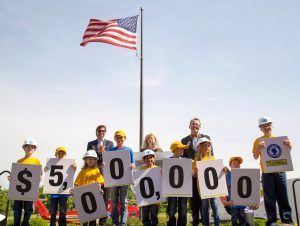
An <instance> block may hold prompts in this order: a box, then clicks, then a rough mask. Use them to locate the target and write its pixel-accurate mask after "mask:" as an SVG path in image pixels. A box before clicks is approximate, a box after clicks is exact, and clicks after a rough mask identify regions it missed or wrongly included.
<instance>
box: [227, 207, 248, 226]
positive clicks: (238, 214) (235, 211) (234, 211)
mask: <svg viewBox="0 0 300 226" xmlns="http://www.w3.org/2000/svg"><path fill="white" fill-rule="evenodd" d="M245 208H246V206H232V207H231V223H232V225H233V226H238V225H241V226H246V225H247V221H246V217H245V211H244V210H245Z"/></svg>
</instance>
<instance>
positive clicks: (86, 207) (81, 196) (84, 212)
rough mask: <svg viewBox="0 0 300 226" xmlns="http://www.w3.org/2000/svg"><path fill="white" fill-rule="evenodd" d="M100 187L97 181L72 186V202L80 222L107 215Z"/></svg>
mask: <svg viewBox="0 0 300 226" xmlns="http://www.w3.org/2000/svg"><path fill="white" fill-rule="evenodd" d="M100 189H101V187H100V184H99V183H93V184H88V185H84V186H80V187H75V188H74V190H73V197H74V203H75V207H76V210H77V214H78V218H79V221H80V223H81V224H83V223H85V222H88V221H92V220H96V219H100V218H103V217H107V210H106V207H105V204H104V199H103V196H102V194H101V192H100Z"/></svg>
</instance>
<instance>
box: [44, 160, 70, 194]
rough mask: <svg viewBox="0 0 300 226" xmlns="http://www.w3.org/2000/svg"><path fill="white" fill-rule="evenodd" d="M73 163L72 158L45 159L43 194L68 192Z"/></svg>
mask: <svg viewBox="0 0 300 226" xmlns="http://www.w3.org/2000/svg"><path fill="white" fill-rule="evenodd" d="M73 163H75V160H74V159H65V158H61V159H59V158H50V159H47V163H46V167H47V168H48V171H47V172H46V173H45V182H44V190H43V192H44V194H70V189H71V188H72V187H73V180H74V173H75V170H74V168H73V167H72V164H73Z"/></svg>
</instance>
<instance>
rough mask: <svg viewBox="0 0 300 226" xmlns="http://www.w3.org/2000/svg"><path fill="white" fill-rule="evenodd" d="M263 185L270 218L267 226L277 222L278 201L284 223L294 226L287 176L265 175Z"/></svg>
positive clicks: (281, 174)
mask: <svg viewBox="0 0 300 226" xmlns="http://www.w3.org/2000/svg"><path fill="white" fill-rule="evenodd" d="M262 185H263V190H264V201H265V209H266V213H267V217H268V221H267V225H270V224H272V223H274V222H276V220H277V213H276V212H277V210H276V201H277V203H278V207H279V214H280V219H281V222H282V223H285V224H292V223H293V220H292V210H291V207H290V204H289V200H288V194H287V185H286V174H285V173H263V174H262Z"/></svg>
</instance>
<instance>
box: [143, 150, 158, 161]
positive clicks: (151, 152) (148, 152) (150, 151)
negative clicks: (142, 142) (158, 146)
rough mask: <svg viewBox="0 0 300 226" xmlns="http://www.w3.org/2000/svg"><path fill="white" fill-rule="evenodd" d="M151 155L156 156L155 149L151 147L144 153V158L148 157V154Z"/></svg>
mask: <svg viewBox="0 0 300 226" xmlns="http://www.w3.org/2000/svg"><path fill="white" fill-rule="evenodd" d="M149 155H153V156H154V157H155V153H154V151H152V150H150V149H146V150H145V151H144V155H143V159H144V158H145V157H146V156H149Z"/></svg>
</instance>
